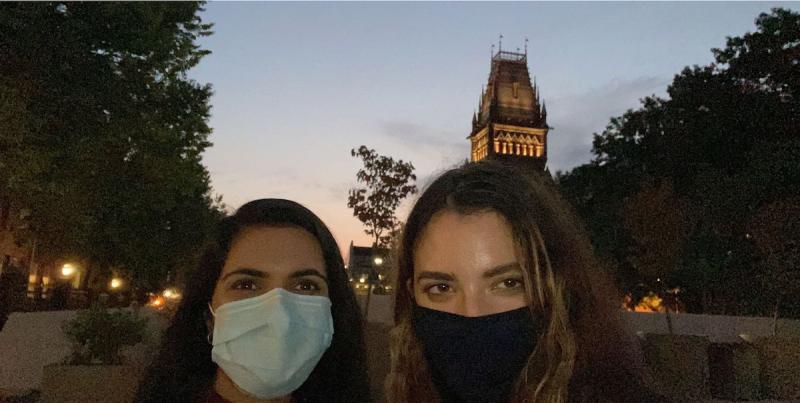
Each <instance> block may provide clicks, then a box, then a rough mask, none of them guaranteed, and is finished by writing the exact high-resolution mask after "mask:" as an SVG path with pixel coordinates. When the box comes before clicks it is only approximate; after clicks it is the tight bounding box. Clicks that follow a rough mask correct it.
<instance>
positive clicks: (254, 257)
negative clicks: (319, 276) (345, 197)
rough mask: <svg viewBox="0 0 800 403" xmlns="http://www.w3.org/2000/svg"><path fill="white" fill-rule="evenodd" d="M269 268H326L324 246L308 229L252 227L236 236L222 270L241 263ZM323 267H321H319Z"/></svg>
mask: <svg viewBox="0 0 800 403" xmlns="http://www.w3.org/2000/svg"><path fill="white" fill-rule="evenodd" d="M243 265H244V266H248V268H253V269H259V270H267V271H276V270H277V271H292V270H295V269H297V268H301V267H305V268H309V267H311V268H320V269H321V268H323V267H321V266H324V259H323V253H322V248H321V246H320V244H319V242H318V241H317V239H316V238H315V237H314V236H313V235H311V233H309V232H308V231H306V230H304V229H301V228H298V227H268V226H260V227H250V228H245V229H243V230H242V231H241V232H240V233H239V234H238V236H237V237H236V238H235V239H234V241H233V243H232V245H231V249H230V251H229V252H228V256H227V259H226V261H225V267H224V269H223V270H231V269H233V268H236V267H240V266H243ZM318 266H320V267H318Z"/></svg>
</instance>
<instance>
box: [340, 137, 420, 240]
mask: <svg viewBox="0 0 800 403" xmlns="http://www.w3.org/2000/svg"><path fill="white" fill-rule="evenodd" d="M350 155H351V156H353V157H358V158H360V159H361V161H362V162H363V164H364V168H362V169H359V170H358V172H357V173H356V180H357V181H358V182H359V183H360V184H363V187H360V188H355V189H350V194H349V196H348V198H347V207H350V208H352V209H353V215H354V216H355V217H357V218H358V219H359V221H361V222H362V223H363V224H364V225H365V226H366V227H367V228H366V229H365V230H364V232H366V233H367V235H369V236H371V237H372V238H373V239H374V241H373V245H372V246H373V247H378V248H381V249H386V248H388V247H389V246H390V244H391V242H392V237H393V236H394V235H395V234H396V233H397V231H398V228H399V226H400V221H398V219H397V217H395V215H394V213H395V210H396V209H397V207H398V206H399V205H400V202H402V201H403V199H405V198H406V197H408V196H409V195H412V194H415V193H417V186H416V185H415V184H414V183H413V181H415V180H417V177H416V175H414V165H413V164H411V163H410V162H404V161H403V160H397V161H395V160H394V158H391V157H387V156H384V155H379V154H378V153H377V152H375V150H372V149H369V148H367V146H363V145H362V146H361V147H359V148H358V150H355V149H353V150H350Z"/></svg>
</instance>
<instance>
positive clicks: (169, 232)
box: [0, 2, 220, 287]
mask: <svg viewBox="0 0 800 403" xmlns="http://www.w3.org/2000/svg"><path fill="white" fill-rule="evenodd" d="M200 10H201V4H200V3H197V2H191V3H189V2H187V3H3V4H0V196H1V197H2V198H4V199H6V200H9V201H11V203H12V205H13V206H15V207H16V208H17V209H18V210H19V209H23V210H26V211H29V212H30V214H29V216H28V222H27V225H26V227H25V228H21V229H19V230H17V231H16V233H15V237H16V238H17V239H18V240H21V241H23V242H28V243H31V244H32V243H34V242H35V243H36V245H37V257H38V260H39V261H40V262H43V263H46V262H48V261H53V260H55V259H58V258H62V257H64V256H80V257H82V258H83V259H84V260H85V261H87V262H88V263H89V267H90V268H91V269H92V272H93V275H94V274H97V273H100V274H102V273H104V272H108V271H109V270H110V269H111V268H116V269H118V270H122V271H125V272H128V273H129V274H130V276H131V277H132V279H133V280H134V282H135V283H136V284H140V285H143V286H146V287H155V286H157V285H158V283H159V282H160V281H162V280H163V278H164V276H165V275H166V273H167V272H169V271H173V270H177V269H178V268H179V267H181V266H183V265H187V264H192V261H193V260H194V255H195V254H196V251H197V249H198V248H197V247H198V245H199V244H201V243H202V242H203V241H204V239H205V237H206V236H207V234H208V233H209V231H210V228H211V226H212V225H213V223H214V221H215V220H216V219H217V218H218V217H219V214H220V213H219V212H218V210H217V209H216V208H215V201H214V200H213V199H212V197H211V195H210V192H211V191H210V184H209V176H208V172H207V171H206V168H205V167H204V166H203V165H202V161H201V157H202V152H203V151H204V150H205V149H206V148H207V147H209V146H210V145H211V143H209V142H208V135H209V133H210V131H211V130H210V128H209V127H208V125H207V120H208V117H209V108H210V107H209V104H208V102H209V99H210V96H211V88H210V86H208V85H201V84H198V83H196V82H194V81H193V80H191V79H189V78H188V77H187V72H188V71H189V69H191V68H192V67H193V66H195V65H196V64H197V63H198V62H199V61H200V60H201V59H202V57H203V56H205V55H207V54H208V53H209V52H208V51H206V50H202V49H200V48H199V46H198V45H197V44H196V43H195V42H196V40H197V38H198V37H201V36H205V35H209V34H210V33H211V31H210V28H211V25H210V24H205V23H203V22H202V21H201V19H200V17H199V16H198V12H199V11H200Z"/></svg>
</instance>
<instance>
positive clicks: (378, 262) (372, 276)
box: [364, 256, 383, 320]
mask: <svg viewBox="0 0 800 403" xmlns="http://www.w3.org/2000/svg"><path fill="white" fill-rule="evenodd" d="M382 265H383V258H382V257H380V256H375V258H374V259H372V266H370V268H369V276H368V277H367V281H368V283H367V302H366V303H365V304H364V320H367V319H368V318H369V301H370V299H371V298H372V287H373V286H374V284H375V280H376V279H377V278H378V275H377V274H376V273H375V267H380V266H382Z"/></svg>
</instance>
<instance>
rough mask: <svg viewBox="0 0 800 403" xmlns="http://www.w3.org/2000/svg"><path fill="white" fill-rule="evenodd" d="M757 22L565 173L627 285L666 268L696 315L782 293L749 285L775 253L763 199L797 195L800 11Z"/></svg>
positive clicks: (764, 301)
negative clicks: (663, 189)
mask: <svg viewBox="0 0 800 403" xmlns="http://www.w3.org/2000/svg"><path fill="white" fill-rule="evenodd" d="M756 28H757V29H756V31H755V32H752V33H747V34H745V35H743V36H741V37H734V38H728V40H727V46H726V47H725V48H724V49H714V50H713V53H714V55H715V59H716V60H715V63H713V64H711V65H709V66H694V67H691V68H690V67H687V68H685V69H684V70H683V71H682V72H681V73H680V74H678V75H676V76H675V79H674V80H673V82H672V84H671V85H670V86H669V87H668V89H667V92H668V94H669V97H668V98H666V99H662V98H659V97H647V98H645V99H643V100H642V105H641V107H640V108H638V109H636V110H629V111H628V112H626V113H625V114H623V115H622V116H620V117H614V118H612V119H611V121H610V123H609V125H608V127H607V128H606V129H605V130H604V131H603V132H602V133H599V134H595V136H594V142H593V152H594V154H595V158H594V160H593V161H592V162H590V163H588V164H585V165H583V166H580V167H577V168H575V169H574V170H572V171H571V172H568V173H562V174H559V175H558V182H559V184H560V185H561V187H562V190H563V191H564V193H565V195H566V196H567V197H568V198H569V199H570V200H571V201H572V203H573V204H574V205H575V208H576V210H577V211H578V213H579V214H581V215H582V216H583V217H584V219H585V220H586V222H587V226H588V228H589V230H590V232H591V236H592V240H593V243H594V244H595V247H596V249H597V251H598V253H599V254H600V255H601V256H603V257H604V258H605V259H608V260H610V261H613V262H614V264H613V266H615V267H617V268H618V273H617V277H618V279H619V280H620V283H621V285H622V286H623V288H627V289H629V290H630V289H631V287H633V286H635V285H636V284H639V283H645V284H649V285H650V286H651V287H652V288H658V287H657V286H656V284H653V282H652V277H653V274H654V273H660V274H667V276H666V279H665V281H666V282H667V285H668V287H675V286H677V287H680V288H681V289H682V290H683V293H682V296H681V298H682V299H683V300H684V301H685V302H687V306H688V308H689V310H690V311H702V312H709V313H733V314H771V313H772V307H774V306H775V295H776V294H775V293H774V292H770V291H769V290H767V289H765V288H764V287H766V285H765V283H764V282H758V281H756V282H755V284H754V281H753V278H754V277H755V278H759V277H760V276H761V273H762V272H764V270H766V267H767V266H768V265H767V266H765V263H764V261H766V260H768V258H769V254H767V253H764V249H763V248H758V247H756V245H755V244H754V241H753V239H752V237H751V236H750V235H749V234H750V233H751V231H752V230H753V228H754V226H756V225H755V224H756V223H758V220H756V221H754V220H753V218H754V217H755V216H756V214H757V212H758V211H760V210H761V209H763V207H764V206H767V205H770V204H771V203H775V202H778V201H781V200H794V199H795V198H797V197H798V196H800V160H798V158H797V155H800V79H799V78H798V77H800V14H798V13H794V12H791V11H788V10H783V9H774V10H772V12H771V13H770V14H762V15H761V16H759V17H758V19H756ZM663 184H671V185H672V191H671V192H669V194H668V195H666V194H665V195H662V196H663V197H662V196H659V197H654V196H658V195H659V194H658V192H655V193H654V191H653V189H659V186H663ZM648 199H650V200H649V202H648V201H647V200H648ZM659 200H660V204H661V206H662V208H658V209H655V208H654V207H657V206H658V205H659V203H657V202H659ZM678 206H679V207H678ZM660 214H661V215H663V214H669V215H673V216H675V219H671V220H666V221H665V217H660V216H659V215H660ZM678 216H680V217H678ZM648 222H649V224H647V223H648ZM658 223H661V224H658ZM659 225H663V226H664V227H663V228H664V229H665V232H664V233H659V232H658V231H657V227H658V226H659ZM667 235H669V236H667ZM775 239H778V241H777V242H780V243H784V244H786V243H787V242H790V239H791V238H790V237H783V238H781V237H778V238H775ZM662 241H663V242H662ZM667 241H668V242H667ZM654 247H655V249H654ZM754 285H755V286H754ZM784 294H785V293H784ZM782 314H783V315H790V316H798V315H800V309H798V306H796V304H795V305H792V306H788V305H787V306H786V309H785V311H782Z"/></svg>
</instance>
